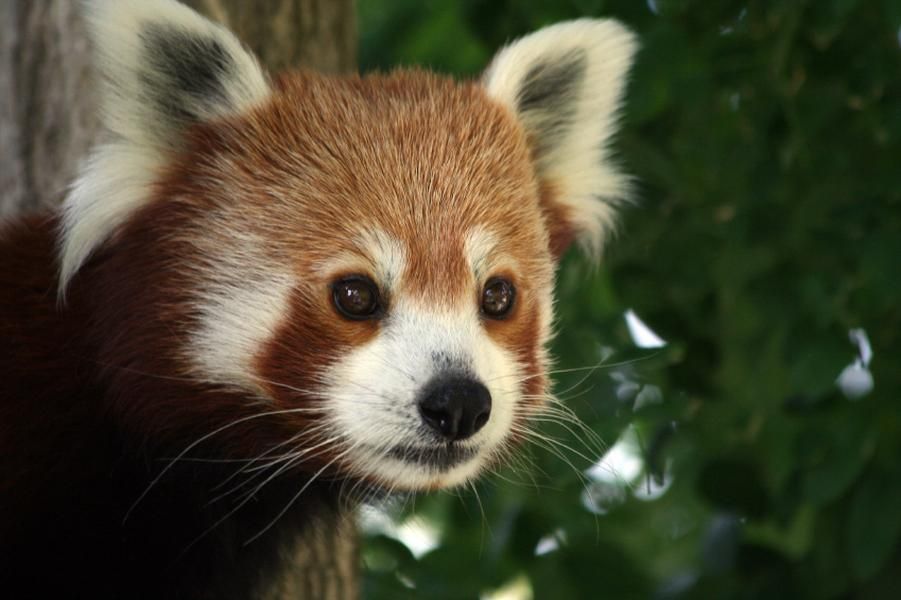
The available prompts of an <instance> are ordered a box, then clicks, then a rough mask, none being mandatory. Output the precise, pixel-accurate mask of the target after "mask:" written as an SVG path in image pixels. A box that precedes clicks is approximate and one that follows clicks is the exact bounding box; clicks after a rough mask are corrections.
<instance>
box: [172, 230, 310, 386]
mask: <svg viewBox="0 0 901 600" xmlns="http://www.w3.org/2000/svg"><path fill="white" fill-rule="evenodd" d="M228 236H229V239H228V240H227V243H220V244H219V245H217V246H216V247H215V248H211V247H199V248H198V255H199V256H215V263H213V264H210V265H208V266H206V267H205V268H203V269H198V275H199V276H200V279H201V282H202V283H200V284H199V289H200V293H201V295H200V297H199V298H198V300H197V310H198V311H199V312H200V314H201V319H200V326H199V328H198V329H197V331H196V332H195V333H194V334H193V336H192V338H191V340H190V342H189V345H188V347H187V349H186V352H185V354H186V356H185V358H186V359H187V360H188V361H189V362H190V363H191V364H194V365H195V367H196V374H195V376H196V377H197V379H198V380H201V381H208V382H211V383H215V384H219V385H223V384H225V385H230V386H233V387H235V388H237V389H242V390H249V391H253V392H256V393H259V394H260V395H261V396H265V392H264V389H265V388H264V387H263V386H261V385H260V381H259V379H258V376H257V375H256V370H255V368H254V365H253V363H252V361H253V359H254V357H256V356H258V355H259V352H260V349H261V348H262V347H263V345H264V344H265V343H266V342H267V341H269V340H270V339H272V337H273V336H274V335H275V331H276V328H277V327H278V326H279V324H281V323H282V322H283V321H284V319H285V317H286V315H288V314H289V303H290V295H291V291H292V289H293V287H294V285H295V281H294V278H293V276H292V275H291V274H290V273H288V272H282V271H280V270H278V269H277V268H275V267H274V266H273V265H271V264H268V263H269V261H268V260H267V257H266V256H265V253H264V252H263V248H264V245H265V243H266V242H265V240H264V239H263V238H261V237H259V236H256V235H254V234H253V233H250V232H249V231H244V232H238V231H229V233H228Z"/></svg>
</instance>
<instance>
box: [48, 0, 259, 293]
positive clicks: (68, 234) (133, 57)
mask: <svg viewBox="0 0 901 600" xmlns="http://www.w3.org/2000/svg"><path fill="white" fill-rule="evenodd" d="M85 11H86V15H87V21H88V25H89V31H90V36H91V40H92V42H93V45H94V50H95V64H96V67H97V71H98V73H99V75H100V78H101V115H102V118H101V120H102V123H103V125H104V127H105V129H106V130H107V132H108V134H109V136H108V138H109V140H110V141H109V142H108V143H107V144H105V145H102V146H99V147H97V148H95V150H94V151H93V153H92V154H91V156H90V158H89V159H88V160H87V161H86V163H85V164H84V165H83V167H82V170H81V173H80V175H79V177H78V179H77V180H76V182H75V183H74V185H73V187H72V189H71V191H70V192H69V195H68V196H67V197H66V200H65V202H64V204H63V219H62V232H61V240H60V246H61V247H60V254H61V256H60V282H59V292H60V294H61V295H62V294H63V293H64V291H65V288H66V285H67V284H68V282H69V280H70V279H71V278H72V276H73V275H74V274H75V272H77V271H78V269H79V268H80V267H81V265H82V264H83V263H84V261H85V260H87V258H88V257H89V256H90V254H91V253H92V252H93V251H94V250H95V249H96V248H97V247H98V246H99V245H100V244H102V243H103V242H104V240H106V239H107V238H108V237H109V236H110V235H111V234H112V233H113V232H114V231H115V229H116V228H117V227H119V226H121V225H122V223H124V222H125V221H126V220H127V218H128V217H129V216H130V215H131V214H133V213H134V212H135V210H137V209H139V208H140V207H141V206H143V204H144V202H146V201H147V199H148V195H149V189H150V185H151V184H152V182H153V179H154V177H155V176H156V174H157V172H158V170H159V169H160V168H161V167H162V166H163V165H164V164H165V161H166V159H167V157H168V156H170V155H171V154H172V153H173V152H175V151H177V150H178V148H179V147H180V145H181V143H182V141H183V133H184V130H185V129H186V128H187V127H189V126H191V125H192V124H194V123H198V122H202V121H206V120H209V119H214V118H216V117H221V116H224V115H228V114H232V113H237V112H241V111H243V110H246V109H248V108H250V107H251V106H253V105H255V104H257V103H259V102H261V101H262V100H264V99H265V98H266V97H267V96H268V95H269V83H268V81H267V78H266V75H265V74H264V72H263V70H262V69H261V68H260V66H259V64H258V63H257V61H256V59H255V58H254V57H253V56H252V55H251V54H250V53H249V52H248V51H247V50H245V49H244V47H243V46H242V45H241V43H240V42H239V41H238V39H237V38H236V37H235V36H234V35H232V34H231V33H230V32H229V31H227V30H226V29H224V28H222V27H220V26H219V25H216V24H214V23H212V22H210V21H208V20H207V19H205V18H203V17H201V16H200V15H199V14H197V13H196V12H194V11H193V10H191V9H190V8H188V7H187V6H184V5H182V4H180V3H178V2H175V1H174V0H88V1H87V2H86V3H85Z"/></svg>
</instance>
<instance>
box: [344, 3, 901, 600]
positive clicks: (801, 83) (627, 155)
mask: <svg viewBox="0 0 901 600" xmlns="http://www.w3.org/2000/svg"><path fill="white" fill-rule="evenodd" d="M357 7H358V18H359V22H358V27H359V33H360V38H359V39H360V46H359V55H358V56H359V63H360V67H361V69H362V70H364V71H366V70H374V69H380V70H387V69H390V68H392V67H394V66H396V65H422V66H425V67H429V68H433V69H436V70H439V71H443V72H446V73H450V74H454V75H457V76H462V77H475V76H478V74H479V72H480V71H481V69H482V68H483V67H484V66H485V65H486V64H487V62H488V61H489V60H490V58H491V56H492V55H493V53H494V52H495V50H496V49H497V48H499V47H500V46H501V45H503V44H504V43H505V42H507V41H509V40H511V39H513V38H515V37H517V36H520V35H523V34H525V33H528V32H530V31H533V30H534V29H537V28H539V27H541V26H543V25H547V24H550V23H554V22H556V21H560V20H564V19H571V18H577V17H582V16H604V17H615V18H618V19H621V20H622V21H624V22H625V23H627V24H628V25H630V26H631V27H632V28H634V29H635V30H636V31H637V32H638V33H639V35H640V38H641V40H642V46H643V49H642V51H641V53H640V55H639V57H638V62H637V65H636V67H635V69H634V73H633V77H632V80H631V84H630V87H629V92H628V99H627V103H626V108H625V113H624V119H623V131H622V134H621V136H620V137H619V139H618V141H617V143H616V148H617V150H618V156H619V157H620V160H621V162H622V163H623V164H624V165H625V166H626V168H627V170H628V172H630V173H632V174H633V175H634V176H635V178H636V181H637V183H638V185H637V189H638V194H637V197H636V202H635V203H634V205H633V206H631V207H629V208H627V209H626V210H625V211H623V214H622V223H621V228H620V233H619V235H618V237H617V238H616V239H614V240H612V241H611V243H610V244H609V245H608V248H607V252H606V256H605V258H604V260H603V263H602V265H601V268H600V269H598V270H592V269H591V268H589V266H588V265H587V263H586V261H584V260H583V259H582V258H581V257H580V256H579V255H578V253H577V252H575V251H573V252H572V253H571V254H570V255H568V256H567V257H566V260H565V261H564V263H563V266H562V268H561V269H560V272H559V278H558V286H557V287H558V298H559V302H558V318H559V327H558V328H559V332H560V333H559V335H558V336H557V338H556V341H555V343H554V347H553V350H554V353H555V354H556V356H557V357H558V358H559V361H558V365H557V367H558V368H559V369H560V371H559V372H558V374H557V375H556V377H555V379H556V385H555V390H556V392H557V394H558V395H559V396H560V398H561V399H562V400H563V401H564V403H565V405H566V406H567V407H568V408H569V409H570V410H571V411H572V412H573V413H574V415H575V416H577V417H578V419H579V420H580V421H581V423H584V425H585V427H584V428H583V426H582V425H579V424H577V423H576V422H574V419H572V418H570V416H569V415H567V414H566V413H564V412H562V411H559V412H558V415H559V417H558V422H556V423H554V422H548V423H544V424H543V427H542V428H541V432H542V435H543V436H544V439H543V440H540V441H538V443H535V444H532V445H531V446H530V447H528V448H525V449H523V451H522V453H521V455H522V461H521V464H519V465H517V466H516V467H515V468H511V469H509V470H505V471H503V472H502V473H500V474H498V475H496V476H492V477H490V478H489V479H488V480H486V481H483V482H481V483H479V484H477V485H476V486H475V489H472V490H470V489H464V490H460V491H459V492H456V493H442V494H434V495H431V496H425V497H422V496H421V497H417V498H416V499H415V500H412V499H411V500H409V501H407V502H398V503H397V505H395V506H392V507H388V508H386V509H385V510H383V511H374V510H372V511H369V512H368V513H367V515H366V517H365V519H364V523H365V527H364V531H365V538H364V547H363V548H364V554H363V558H364V563H365V575H364V581H363V588H364V592H365V597H366V598H368V599H372V600H375V599H389V598H390V599H392V600H394V599H402V598H454V599H458V598H494V599H499V598H503V599H527V598H539V599H543V598H553V599H566V598H580V599H581V598H601V597H603V598H847V597H856V598H880V597H882V598H898V597H901V545H899V538H901V464H899V460H901V369H899V367H901V2H899V1H898V0H882V1H880V0H869V1H864V0H821V1H817V2H809V1H808V2H804V1H792V2H749V1H723V2H715V3H714V2H701V1H699V0H656V1H655V0H647V1H643V0H642V1H638V0H557V1H555V2H542V1H537V0H535V1H527V0H518V1H514V0H492V1H487V0H460V1H455V2H450V1H436V0H431V1H429V0H426V1H423V0H393V1H380V2H375V1H370V0H362V1H360V2H358V6H357Z"/></svg>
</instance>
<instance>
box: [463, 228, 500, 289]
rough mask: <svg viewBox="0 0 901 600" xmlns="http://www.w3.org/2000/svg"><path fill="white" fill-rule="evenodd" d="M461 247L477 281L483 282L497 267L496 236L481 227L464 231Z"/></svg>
mask: <svg viewBox="0 0 901 600" xmlns="http://www.w3.org/2000/svg"><path fill="white" fill-rule="evenodd" d="M463 244H464V246H463V249H464V252H465V253H466V258H467V260H468V261H469V266H470V268H471V269H472V272H473V274H474V275H475V278H476V281H477V282H484V281H485V280H486V279H487V278H488V277H490V275H491V273H492V271H494V270H495V269H496V268H497V253H496V249H497V245H498V237H497V235H496V234H495V233H494V232H492V231H488V230H487V229H484V228H482V227H473V228H472V229H470V230H469V231H468V232H466V237H465V238H464V240H463Z"/></svg>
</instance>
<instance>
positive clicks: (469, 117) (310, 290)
mask: <svg viewBox="0 0 901 600" xmlns="http://www.w3.org/2000/svg"><path fill="white" fill-rule="evenodd" d="M88 11H89V14H88V17H89V23H90V30H91V35H92V40H93V43H94V46H95V49H96V54H97V65H98V69H99V71H100V73H101V75H102V78H103V83H102V106H101V110H102V115H103V122H104V125H105V129H106V134H105V137H104V138H103V139H102V141H101V142H100V143H99V144H98V145H97V146H96V147H95V148H94V150H93V152H92V153H91V155H90V156H89V157H88V159H87V160H86V162H85V163H84V165H83V168H82V170H81V172H80V175H79V176H78V178H77V180H76V181H75V182H74V184H73V185H72V187H71V190H70V192H69V193H68V196H67V197H66V199H65V201H64V203H63V206H62V208H61V209H60V210H59V211H56V212H51V213H44V214H37V215H32V216H28V217H24V218H20V219H17V220H12V221H10V222H7V223H5V224H3V225H2V227H0V246H2V252H0V256H2V258H0V340H2V345H3V350H2V352H0V373H2V377H3V379H2V382H0V457H2V460H0V569H2V576H0V580H2V581H3V583H4V584H5V585H4V587H3V589H5V590H10V589H26V590H30V592H29V594H30V595H32V596H34V597H54V598H63V597H90V598H120V597H129V598H137V597H147V598H252V597H261V596H262V595H263V594H264V592H265V590H266V586H267V580H268V579H267V578H269V577H274V576H275V575H274V574H275V573H277V572H278V569H280V568H285V567H286V565H285V564H284V561H283V560H282V558H281V557H282V556H284V552H283V549H284V548H285V547H286V545H288V544H290V543H291V540H292V539H294V538H296V537H297V535H298V532H299V531H302V529H303V528H304V527H307V526H309V525H310V523H312V522H314V521H315V520H316V519H317V518H319V517H320V516H321V515H322V514H324V512H323V511H337V512H340V511H345V510H349V508H350V506H349V505H352V504H353V498H352V497H351V498H350V499H346V498H345V500H342V495H341V494H340V491H341V490H342V489H366V490H381V491H384V492H390V491H392V490H407V491H417V490H429V489H436V488H443V487H448V486H455V485H458V484H461V483H463V482H466V481H469V480H471V479H472V478H474V477H476V476H477V475H478V474H479V473H481V472H483V471H485V470H486V468H489V467H490V466H491V465H493V464H495V463H497V462H498V461H501V460H503V457H504V455H505V454H506V453H508V452H510V451H511V450H510V448H511V447H513V446H514V445H515V443H516V442H517V440H518V438H519V434H518V433H517V432H518V431H520V429H521V427H522V426H523V423H524V422H525V421H526V420H527V419H528V418H529V414H530V407H534V406H535V405H537V404H539V403H541V402H542V398H543V396H544V394H545V393H546V390H547V387H548V377H547V367H548V362H549V358H548V355H547V352H546V345H547V343H548V340H549V339H550V336H551V324H552V286H553V280H554V272H555V268H556V264H557V261H558V259H559V258H560V256H561V254H562V253H563V252H564V250H566V249H567V248H568V247H569V246H570V244H571V243H573V242H574V241H579V242H581V243H582V244H583V246H584V247H585V248H586V249H587V250H588V252H589V253H590V254H597V252H598V251H599V249H600V247H601V245H602V243H603V241H604V238H605V237H606V236H607V234H608V232H609V230H610V228H611V225H612V222H613V218H614V211H615V208H616V204H617V202H618V201H620V199H622V198H623V197H624V196H625V195H626V192H627V180H626V178H625V177H624V176H623V175H621V174H620V172H619V171H618V170H617V168H616V166H615V165H614V164H613V163H612V162H611V160H610V157H609V156H608V154H609V152H608V142H609V140H610V138H611V135H612V134H613V132H614V130H615V126H616V119H617V112H618V107H619V104H620V101H621V96H622V94H623V87H624V80H625V78H626V75H627V71H628V69H629V66H630V63H631V59H632V55H633V53H634V49H635V41H634V39H633V36H632V34H631V33H630V32H629V31H628V30H627V29H626V28H624V27H623V26H622V25H620V24H618V23H616V22H614V21H610V20H588V19H585V20H578V21H572V22H567V23H562V24H558V25H554V26H550V27H547V28H545V29H542V30H540V31H538V32H537V33H534V34H532V35H529V36H527V37H524V38H522V39H520V40H518V41H515V42H513V43H512V44H510V45H509V46H507V47H505V48H503V49H502V50H501V51H500V52H499V53H498V54H497V56H496V57H495V58H494V59H493V61H492V62H491V64H490V65H489V66H488V68H487V69H486V71H485V73H484V75H483V76H482V77H481V78H480V79H479V80H473V81H461V82H458V81H452V80H451V79H449V78H447V77H442V76H439V75H435V74H432V73H428V72H424V71H419V70H399V71H396V72H392V73H389V74H373V75H366V76H348V77H326V76H323V75H318V74H314V73H308V72H293V73H285V74H282V75H279V76H276V77H270V76H269V75H268V74H266V73H265V72H264V71H263V70H262V69H261V67H260V65H259V64H258V62H257V61H256V59H255V58H254V57H253V56H251V55H250V54H249V52H248V51H247V50H246V49H245V48H244V47H242V45H241V44H240V42H239V41H238V40H237V39H236V38H235V37H234V36H233V35H232V34H231V33H229V32H228V31H226V30H224V29H223V28H221V27H219V26H218V25H215V24H213V23H211V22H209V21H207V20H205V19H204V18H203V17H201V16H199V15H198V14H196V13H194V12H193V11H191V10H190V9H188V8H187V7H185V6H183V5H181V4H179V3H177V2H175V1H174V0H153V1H142V0H95V1H93V2H91V3H89V4H88ZM232 484H233V485H234V488H233V489H232V490H231V492H234V494H233V495H231V496H229V493H230V492H229V490H228V488H229V486H231V485H232ZM223 486H224V487H223ZM222 498H224V500H223V499H222ZM238 499H240V501H238ZM249 540H252V541H253V543H250V544H247V543H246V542H247V541H249ZM21 585H25V586H27V587H25V588H16V587H15V586H21Z"/></svg>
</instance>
